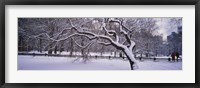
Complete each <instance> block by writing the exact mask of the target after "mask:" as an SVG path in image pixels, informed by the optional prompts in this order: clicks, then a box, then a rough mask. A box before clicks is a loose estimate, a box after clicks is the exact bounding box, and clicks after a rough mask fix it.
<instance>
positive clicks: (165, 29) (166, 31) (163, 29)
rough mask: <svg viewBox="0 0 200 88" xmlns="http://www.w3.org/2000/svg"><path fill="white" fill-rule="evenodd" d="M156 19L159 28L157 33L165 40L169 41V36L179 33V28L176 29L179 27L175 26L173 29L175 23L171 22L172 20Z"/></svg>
mask: <svg viewBox="0 0 200 88" xmlns="http://www.w3.org/2000/svg"><path fill="white" fill-rule="evenodd" d="M155 19H156V20H157V25H158V26H159V29H158V30H157V32H158V33H159V34H162V35H163V40H167V36H168V35H170V34H171V32H177V27H176V26H177V25H176V24H174V25H175V26H174V27H172V26H173V25H172V24H173V23H172V22H170V19H171V18H155ZM181 24H182V22H181Z"/></svg>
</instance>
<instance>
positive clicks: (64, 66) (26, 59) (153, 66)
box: [18, 55, 182, 70]
mask: <svg viewBox="0 0 200 88" xmlns="http://www.w3.org/2000/svg"><path fill="white" fill-rule="evenodd" d="M74 60H76V61H74ZM138 65H139V69H137V70H182V62H168V61H167V60H159V61H152V60H144V61H141V62H140V61H139V63H138ZM18 70H130V66H129V62H128V61H127V60H121V59H111V60H109V59H100V58H99V59H90V60H89V61H88V62H86V63H83V61H82V60H81V59H77V58H76V57H48V56H35V57H33V56H23V55H18Z"/></svg>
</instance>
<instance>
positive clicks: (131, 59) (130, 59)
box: [123, 48, 138, 70]
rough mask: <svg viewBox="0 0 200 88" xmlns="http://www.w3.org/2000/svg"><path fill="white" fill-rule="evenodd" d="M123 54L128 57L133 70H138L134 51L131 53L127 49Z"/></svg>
mask: <svg viewBox="0 0 200 88" xmlns="http://www.w3.org/2000/svg"><path fill="white" fill-rule="evenodd" d="M123 52H124V54H125V55H126V57H127V59H128V61H129V63H130V67H131V70H135V69H138V65H137V61H136V59H135V57H134V54H133V53H132V51H130V50H129V49H128V48H126V49H124V50H123Z"/></svg>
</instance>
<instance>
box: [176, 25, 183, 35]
mask: <svg viewBox="0 0 200 88" xmlns="http://www.w3.org/2000/svg"><path fill="white" fill-rule="evenodd" d="M177 31H178V33H179V34H180V33H181V34H182V26H179V27H178V28H177Z"/></svg>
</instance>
